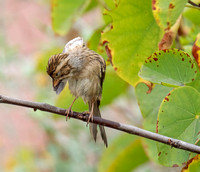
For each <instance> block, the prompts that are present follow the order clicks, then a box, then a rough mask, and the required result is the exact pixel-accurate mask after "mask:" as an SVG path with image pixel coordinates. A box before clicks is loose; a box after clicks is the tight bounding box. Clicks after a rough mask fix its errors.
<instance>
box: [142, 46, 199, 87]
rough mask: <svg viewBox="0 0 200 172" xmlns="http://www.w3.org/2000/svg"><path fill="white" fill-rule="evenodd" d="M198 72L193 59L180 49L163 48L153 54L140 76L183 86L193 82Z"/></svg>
mask: <svg viewBox="0 0 200 172" xmlns="http://www.w3.org/2000/svg"><path fill="white" fill-rule="evenodd" d="M196 73H197V68H196V65H195V63H194V61H193V59H192V58H191V57H190V56H189V55H188V54H187V53H185V52H184V51H181V50H178V49H169V50H161V51H158V52H156V53H154V54H153V55H151V56H150V57H149V58H148V59H147V60H146V61H145V64H144V65H143V66H142V68H141V71H140V73H139V76H140V77H142V78H143V79H145V80H148V81H151V82H153V83H159V84H168V85H171V86H182V85H184V84H186V83H190V82H192V81H193V80H194V79H195V77H196Z"/></svg>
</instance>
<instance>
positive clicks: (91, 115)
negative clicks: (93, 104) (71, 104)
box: [86, 112, 93, 126]
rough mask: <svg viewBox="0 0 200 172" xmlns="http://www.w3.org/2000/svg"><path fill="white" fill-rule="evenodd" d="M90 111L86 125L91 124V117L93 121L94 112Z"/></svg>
mask: <svg viewBox="0 0 200 172" xmlns="http://www.w3.org/2000/svg"><path fill="white" fill-rule="evenodd" d="M89 113H90V115H89V117H88V121H87V124H86V126H88V124H89V122H90V119H91V121H93V113H92V112H89Z"/></svg>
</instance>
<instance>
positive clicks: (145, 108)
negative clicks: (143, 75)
mask: <svg viewBox="0 0 200 172" xmlns="http://www.w3.org/2000/svg"><path fill="white" fill-rule="evenodd" d="M172 89H173V88H172V87H166V86H163V85H155V87H153V88H152V90H151V91H149V90H150V89H149V87H148V86H147V85H146V84H145V83H139V84H137V85H136V87H135V95H136V97H137V101H138V104H139V107H140V110H141V112H142V115H143V118H144V121H143V127H144V129H145V130H148V131H152V132H154V133H155V132H156V123H157V117H158V110H159V108H160V104H161V102H162V100H163V99H164V97H165V96H166V95H167V94H168V93H169V92H170V91H171V90H172ZM143 141H144V144H145V148H146V149H145V150H146V152H147V153H148V155H149V157H151V158H152V159H153V160H154V161H156V162H157V161H158V156H157V155H158V151H157V146H156V144H155V141H153V140H149V139H143Z"/></svg>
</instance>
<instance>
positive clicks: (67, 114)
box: [65, 108, 73, 121]
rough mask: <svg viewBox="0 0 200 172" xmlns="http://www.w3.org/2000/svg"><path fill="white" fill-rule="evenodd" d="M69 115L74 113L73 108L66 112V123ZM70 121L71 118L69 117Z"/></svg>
mask: <svg viewBox="0 0 200 172" xmlns="http://www.w3.org/2000/svg"><path fill="white" fill-rule="evenodd" d="M69 113H73V111H72V109H71V108H68V109H67V110H66V111H65V115H66V121H67V118H68V116H69ZM69 119H70V117H69Z"/></svg>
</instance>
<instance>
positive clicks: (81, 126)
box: [0, 0, 200, 172]
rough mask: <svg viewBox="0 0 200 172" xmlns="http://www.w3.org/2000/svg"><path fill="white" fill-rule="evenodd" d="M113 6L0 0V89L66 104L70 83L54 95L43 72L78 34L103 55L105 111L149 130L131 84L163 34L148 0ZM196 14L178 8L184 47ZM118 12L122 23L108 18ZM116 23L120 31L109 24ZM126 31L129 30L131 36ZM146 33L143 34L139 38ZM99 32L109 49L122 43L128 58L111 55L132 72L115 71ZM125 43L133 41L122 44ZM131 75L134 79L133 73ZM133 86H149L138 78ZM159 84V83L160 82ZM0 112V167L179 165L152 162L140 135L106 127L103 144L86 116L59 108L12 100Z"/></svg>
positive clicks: (79, 107) (77, 0)
mask: <svg viewBox="0 0 200 172" xmlns="http://www.w3.org/2000/svg"><path fill="white" fill-rule="evenodd" d="M125 2H127V3H128V5H126V3H125ZM147 4H148V5H147ZM118 5H119V0H73V1H70V0H51V1H50V0H35V1H30V0H28V1H26V0H7V1H0V8H1V12H2V15H1V16H0V23H1V27H0V69H1V70H0V81H1V82H0V94H3V95H7V96H11V97H18V98H21V99H26V100H30V101H39V102H46V103H50V104H53V105H56V106H58V107H63V108H67V107H68V106H69V105H70V104H71V102H72V101H73V97H72V95H71V94H70V92H69V90H68V88H67V87H66V88H65V89H64V91H63V92H62V93H61V94H60V95H59V96H57V95H56V94H55V92H54V91H53V89H52V83H51V79H50V77H49V76H48V75H47V74H46V65H47V61H48V59H49V58H50V56H51V55H53V54H56V53H60V52H62V49H63V47H64V45H65V44H66V42H68V41H69V40H71V39H73V38H74V37H77V36H81V37H83V38H84V40H85V41H86V43H87V46H88V47H89V48H91V49H93V50H94V51H96V52H98V53H99V54H101V55H102V56H103V57H104V59H105V60H106V62H107V71H106V78H105V82H104V87H103V95H102V102H101V113H102V116H103V118H106V119H110V120H114V121H119V122H122V123H127V124H131V125H136V126H139V127H142V125H144V127H145V128H147V129H148V128H149V127H150V126H148V125H150V123H148V122H147V120H148V119H146V124H148V125H145V121H144V123H143V124H142V115H141V113H140V110H139V108H138V105H137V101H136V97H135V93H134V88H133V86H131V85H129V84H132V85H135V84H136V83H137V82H138V81H139V77H138V76H137V73H138V71H139V68H140V66H141V65H142V63H143V61H144V59H145V58H146V56H147V54H149V55H150V54H151V53H152V52H153V51H154V50H156V49H157V44H158V41H159V40H160V39H161V36H162V34H163V33H162V31H161V30H160V28H159V27H158V26H157V24H156V22H155V21H154V18H153V14H152V12H151V1H150V0H149V1H148V2H146V1H134V2H133V1H132V0H126V1H124V2H123V5H124V6H123V9H122V8H119V9H117V8H118ZM143 8H144V10H146V11H147V12H148V14H150V15H147V14H145V13H144V15H145V16H146V17H147V19H148V21H150V23H148V22H146V21H144V20H142V19H143V17H142V18H136V19H135V18H134V17H137V13H138V12H139V13H140V16H142V15H143V11H142V9H143ZM115 9H117V10H115ZM137 10H138V11H137ZM105 14H106V15H105ZM199 15H200V14H199V11H197V10H196V11H195V10H193V9H190V8H185V9H184V12H183V17H184V18H183V21H182V22H183V23H184V24H182V25H181V27H182V36H181V37H179V43H180V45H181V46H182V48H183V49H184V50H185V51H187V52H189V53H190V52H191V49H192V44H193V42H194V40H195V39H196V35H197V34H198V32H199V29H200V23H199V20H196V19H197V18H199ZM119 16H121V18H122V19H123V18H126V19H127V18H128V19H127V20H125V21H123V22H124V23H121V22H119V23H117V22H115V23H112V22H113V19H114V18H115V17H116V18H115V19H120V20H121V18H120V17H119ZM129 16H131V17H132V20H129ZM118 17H119V18H118ZM120 20H117V21H120ZM151 21H152V22H153V23H151ZM149 24H152V25H153V26H152V32H151V33H146V32H145V27H147V26H148V25H149ZM118 25H120V29H121V30H117V32H115V30H114V32H113V31H111V30H112V29H113V27H114V28H115V26H118ZM133 26H134V27H133ZM141 27H143V30H142V28H141ZM134 30H138V31H137V32H134ZM110 31H111V32H110ZM118 31H120V32H118ZM127 33H133V35H131V37H129V35H128V36H127ZM145 34H146V35H145ZM102 35H103V36H102ZM143 37H145V39H144V40H145V41H141V39H142V38H143ZM102 38H103V39H108V40H111V43H113V47H112V45H111V48H113V52H112V53H114V52H115V51H116V50H122V51H121V54H117V55H119V56H121V61H122V62H126V63H122V64H120V63H118V61H117V60H116V59H117V58H115V56H116V54H114V56H113V58H114V59H113V60H114V61H113V62H114V65H115V64H116V65H117V67H118V65H119V68H121V67H123V68H126V67H127V71H128V70H130V67H129V65H132V67H131V70H132V73H131V75H130V74H129V75H128V76H126V73H124V72H121V71H120V70H118V71H117V72H116V71H115V70H116V68H115V70H114V68H113V67H112V66H111V64H110V61H109V59H108V57H107V54H106V51H105V48H106V44H105V42H103V39H102ZM130 39H132V40H135V42H134V44H133V42H129V40H130ZM120 41H121V42H120ZM115 43H116V44H115ZM128 43H130V46H126V47H124V45H127V44H128ZM174 44H175V45H174V46H176V43H174ZM135 47H136V48H137V49H135V51H134V53H132V51H130V50H132V49H134V48H135ZM125 48H128V50H127V49H125ZM144 49H145V50H144ZM123 50H126V51H123ZM136 50H137V51H136ZM127 52H128V53H127ZM141 52H142V54H141ZM137 53H139V54H140V56H139V57H138V54H137ZM190 54H191V53H190ZM132 56H134V57H135V56H136V59H135V60H136V63H134V64H132V61H131V60H130V62H127V61H126V60H125V59H124V58H129V57H132ZM142 56H144V57H142ZM133 75H134V78H132V77H131V76H133ZM138 87H141V89H142V90H144V89H147V88H143V87H145V86H144V85H142V84H141V85H138ZM157 89H158V90H161V91H162V90H163V88H162V87H161V86H160V87H159V86H158V88H157ZM138 91H140V90H138ZM164 91H166V90H165V89H164ZM167 91H169V90H167ZM136 94H137V93H136ZM163 94H164V93H163ZM153 96H155V97H156V96H157V95H153ZM158 101H161V100H158ZM72 109H73V110H74V111H87V110H88V107H87V105H85V104H84V103H83V101H82V99H80V98H79V99H78V100H77V101H76V102H75V104H74V106H73V108H72ZM156 110H157V109H156ZM0 114H1V115H0V123H1V125H0V138H1V140H0V149H1V155H0V158H1V165H0V171H20V172H21V171H22V172H23V171H24V172H25V171H44V172H46V171H57V172H60V171H70V172H78V171H87V172H90V171H91V172H93V171H102V172H103V171H136V172H137V171H138V172H139V171H148V172H150V171H156V172H159V171H177V170H180V168H176V169H174V168H173V169H172V168H167V167H161V166H160V165H158V164H156V163H155V162H151V161H149V158H148V157H151V155H150V156H149V155H148V154H151V152H148V154H147V155H148V156H147V155H146V153H145V152H146V149H145V145H146V143H145V142H143V140H142V139H140V138H138V137H137V136H131V135H128V134H122V133H121V132H119V131H114V130H111V129H107V128H106V132H107V136H108V141H109V147H108V148H107V149H105V147H104V145H103V143H102V142H101V140H100V139H98V140H97V143H94V141H93V140H92V138H91V136H90V133H89V128H88V127H86V124H85V123H83V122H80V121H77V120H73V119H70V120H68V121H67V122H66V121H65V118H63V117H59V116H58V115H54V114H48V113H45V112H40V111H37V112H33V111H32V110H30V109H22V108H20V107H12V106H9V105H3V106H2V105H1V109H0ZM149 120H151V119H149ZM152 123H154V122H152ZM150 128H151V127H150ZM151 144H153V143H152V142H151ZM152 147H153V146H152ZM152 149H153V148H152ZM153 151H154V150H152V152H153Z"/></svg>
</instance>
